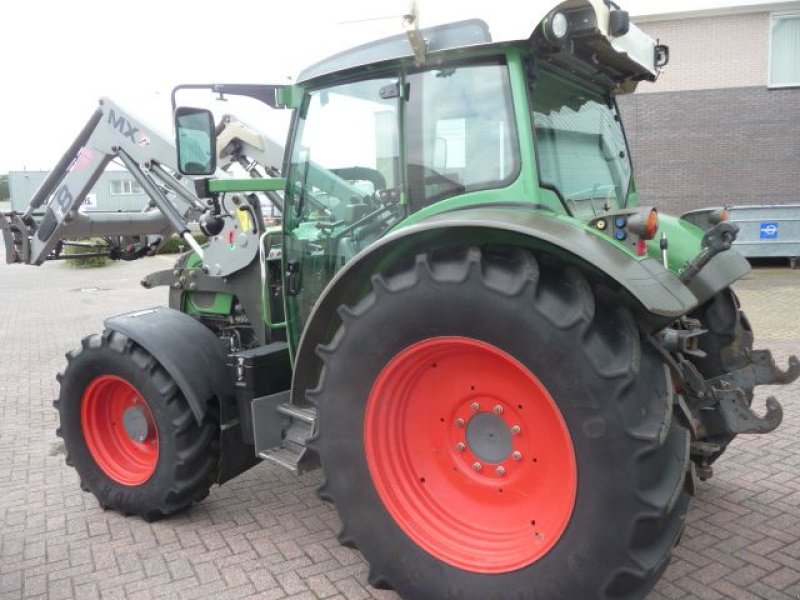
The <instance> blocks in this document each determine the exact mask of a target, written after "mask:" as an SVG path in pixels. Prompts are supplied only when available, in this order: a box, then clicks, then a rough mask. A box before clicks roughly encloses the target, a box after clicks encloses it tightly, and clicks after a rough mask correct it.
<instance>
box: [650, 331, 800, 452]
mask: <svg viewBox="0 0 800 600" xmlns="http://www.w3.org/2000/svg"><path fill="white" fill-rule="evenodd" d="M687 321H688V322H690V321H692V320H687ZM695 323H696V322H695ZM700 331H702V330H700ZM692 337H694V334H692V333H689V334H687V335H684V336H680V335H679V334H676V333H675V332H674V330H666V332H665V333H663V334H661V336H660V339H657V338H655V337H651V338H650V342H651V344H652V345H654V346H655V347H656V349H657V350H658V352H659V353H660V354H661V355H662V357H663V358H664V360H665V362H666V363H667V365H668V366H669V369H670V371H671V372H672V374H673V376H674V378H675V380H676V383H677V388H678V391H679V392H680V394H679V395H678V396H677V398H678V400H677V402H678V404H679V407H680V408H681V410H682V412H683V413H684V416H685V417H686V420H687V421H688V425H689V427H690V429H691V431H692V437H693V439H694V440H696V441H702V440H703V439H707V438H709V437H712V436H719V435H736V434H740V433H769V432H770V431H772V430H774V429H775V428H776V427H778V425H780V423H781V421H782V420H783V409H782V408H781V405H780V403H779V402H778V400H777V399H776V398H775V397H774V396H770V397H769V398H767V400H766V408H767V410H766V413H765V414H764V416H763V417H760V416H758V415H757V414H756V413H755V412H753V410H752V408H750V405H749V401H748V398H750V397H752V393H753V389H754V388H755V387H756V386H758V385H780V384H787V383H791V382H793V381H795V380H796V379H797V378H798V377H800V360H798V358H797V357H796V356H791V357H790V358H789V366H788V368H787V369H786V370H785V371H782V370H781V369H780V368H778V366H777V365H776V364H775V360H774V359H773V357H772V353H771V352H770V351H769V350H755V351H753V352H752V354H751V357H750V362H749V363H748V364H747V366H745V367H743V368H741V369H738V370H736V371H731V372H729V373H725V374H724V375H721V376H719V377H715V378H712V379H703V377H702V375H701V374H700V373H699V371H698V370H697V368H696V367H695V366H694V365H693V364H692V363H691V362H689V361H688V360H687V359H686V358H685V357H684V355H683V352H680V350H685V348H684V347H678V346H676V345H675V344H676V342H675V341H674V340H680V341H684V342H685V340H686V339H691V338H692ZM673 352H675V354H673ZM692 352H693V351H692V350H691V348H689V353H692ZM694 352H697V351H694Z"/></svg>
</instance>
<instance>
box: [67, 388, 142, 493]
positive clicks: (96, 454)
mask: <svg viewBox="0 0 800 600" xmlns="http://www.w3.org/2000/svg"><path fill="white" fill-rule="evenodd" d="M126 413H127V417H126ZM132 419H133V420H134V423H135V424H136V425H138V427H136V429H137V431H134V432H133V433H132V431H131V426H130V425H129V423H130V422H131V420H132ZM81 428H82V430H83V437H84V439H85V440H86V446H87V447H88V448H89V452H90V453H91V455H92V458H94V460H95V462H96V463H97V465H98V466H99V467H100V468H101V469H102V470H103V472H104V473H105V474H106V475H108V476H109V477H110V478H111V479H113V480H114V481H116V482H117V483H121V484H122V485H140V484H142V483H144V482H145V481H147V480H148V479H150V476H151V475H152V474H153V472H154V471H155V470H156V464H157V463H158V431H157V429H156V426H155V419H154V418H153V413H152V412H151V411H150V407H149V406H148V405H147V402H146V401H145V399H144V397H143V396H142V395H141V394H140V393H139V391H138V390H137V389H136V388H135V387H133V386H132V385H131V384H130V383H128V382H127V381H125V380H124V379H122V378H121V377H117V376H116V375H100V376H99V377H96V378H95V379H93V380H92V381H91V383H89V386H88V387H87V388H86V391H85V392H84V393H83V398H82V400H81Z"/></svg>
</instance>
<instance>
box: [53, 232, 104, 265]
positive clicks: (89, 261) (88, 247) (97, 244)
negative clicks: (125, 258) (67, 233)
mask: <svg viewBox="0 0 800 600" xmlns="http://www.w3.org/2000/svg"><path fill="white" fill-rule="evenodd" d="M70 241H74V242H78V243H80V244H84V245H82V246H67V245H66V244H65V245H64V250H63V253H64V255H65V256H71V255H73V254H89V253H91V252H106V251H107V250H108V245H107V244H106V241H105V240H104V239H102V238H89V239H84V240H70ZM66 262H67V264H68V265H70V266H71V267H77V268H95V267H105V266H106V265H107V264H108V262H109V259H108V257H106V256H91V257H88V258H68V259H66Z"/></svg>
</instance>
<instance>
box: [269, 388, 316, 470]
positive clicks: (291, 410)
mask: <svg viewBox="0 0 800 600" xmlns="http://www.w3.org/2000/svg"><path fill="white" fill-rule="evenodd" d="M276 410H277V411H278V413H280V414H281V415H284V416H285V417H288V418H289V421H290V423H289V426H288V429H286V435H285V436H284V438H283V440H282V441H281V444H280V445H279V446H276V447H275V448H270V449H268V450H262V451H261V452H259V453H258V455H259V457H261V458H262V459H264V460H266V461H269V462H271V463H274V464H276V465H278V466H280V467H283V468H284V469H288V470H289V471H291V472H292V473H294V474H295V475H301V474H303V473H305V472H306V471H310V470H312V469H315V468H316V467H318V466H319V459H318V458H317V455H316V453H314V452H311V451H310V450H309V449H308V448H307V447H306V441H307V440H308V438H310V437H311V436H312V435H313V434H314V432H315V425H316V421H317V411H316V410H315V409H314V408H307V407H301V406H295V405H293V404H289V403H283V404H279V405H278V406H277V407H276Z"/></svg>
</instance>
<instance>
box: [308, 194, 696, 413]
mask: <svg viewBox="0 0 800 600" xmlns="http://www.w3.org/2000/svg"><path fill="white" fill-rule="evenodd" d="M474 244H502V245H512V246H519V247H524V248H529V249H532V250H534V251H536V252H539V253H545V254H552V255H555V256H557V257H559V258H560V259H561V260H563V261H565V262H567V263H571V264H574V265H576V266H577V267H578V268H580V269H581V270H583V271H585V272H587V273H590V274H594V276H596V277H599V278H602V279H604V280H606V281H608V282H609V284H610V286H611V287H612V289H615V290H617V292H618V297H619V300H620V301H621V302H624V303H627V304H629V305H631V306H632V307H634V309H635V310H637V312H638V313H640V314H641V315H642V316H643V319H644V322H645V323H647V325H648V326H649V327H650V328H651V329H652V330H653V331H655V330H658V329H661V328H663V327H664V326H666V325H667V324H668V323H670V322H671V321H673V320H674V319H676V318H678V317H680V316H682V315H685V314H686V313H688V312H690V311H691V310H692V309H693V308H695V306H697V298H696V297H695V296H694V294H692V293H691V292H690V291H689V289H688V288H687V287H686V286H684V285H683V284H682V283H681V282H680V280H679V279H678V278H677V277H676V276H675V275H674V274H673V273H672V272H670V271H669V270H667V269H665V268H664V267H663V266H662V265H661V264H660V263H659V262H658V261H657V260H654V259H652V258H638V257H636V256H633V255H631V254H630V253H629V252H627V251H626V250H625V249H623V248H622V247H620V246H619V245H617V244H616V243H614V242H613V240H611V239H610V238H608V237H607V236H604V235H603V234H601V233H599V232H596V231H593V230H591V229H589V228H587V227H583V226H581V224H579V223H577V222H575V221H572V220H566V219H565V218H564V217H559V216H557V215H555V214H554V213H550V212H543V211H532V210H530V208H526V209H519V208H472V209H465V210H459V211H452V212H448V213H443V214H438V215H434V216H432V217H429V218H427V219H425V220H423V221H421V222H418V223H416V224H414V225H411V226H408V227H405V228H402V229H399V230H397V231H395V232H394V233H392V234H390V235H388V236H386V237H385V238H383V239H382V240H380V241H379V242H376V243H375V244H373V245H372V246H370V247H369V248H367V249H365V250H364V251H363V252H361V253H360V254H359V255H357V256H356V257H355V258H354V259H353V260H351V261H350V262H349V263H348V264H347V265H345V266H344V267H343V268H342V269H341V270H340V271H339V272H338V273H337V274H336V276H335V277H334V278H333V280H332V281H331V282H330V283H329V284H328V286H327V287H326V288H325V290H324V292H323V293H322V295H321V296H320V298H319V299H318V300H317V303H316V304H315V306H314V308H313V310H312V311H311V314H310V316H309V318H308V321H307V323H306V326H305V329H304V331H303V334H302V336H301V338H300V341H299V343H298V346H297V352H296V354H295V361H294V376H293V380H292V402H294V403H298V404H303V403H305V398H304V396H305V391H306V390H307V389H311V388H313V387H314V386H315V385H316V381H317V379H318V376H319V372H320V369H321V363H320V361H319V359H318V358H317V356H316V354H315V351H316V348H317V346H318V345H320V344H325V343H327V342H328V341H330V339H331V338H332V337H333V335H334V334H335V332H336V330H337V329H338V326H339V320H338V316H337V312H336V311H337V309H338V307H339V306H341V305H342V304H345V305H353V304H355V303H356V302H358V300H360V299H361V298H362V297H364V296H365V295H366V294H367V293H369V291H370V280H371V278H372V276H374V275H376V274H378V273H382V272H386V271H387V270H388V268H390V267H391V266H392V265H395V264H397V263H398V262H399V261H402V260H407V259H408V258H409V257H413V256H415V255H416V254H419V253H421V252H429V251H431V250H433V249H436V248H445V247H448V246H463V245H474Z"/></svg>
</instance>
